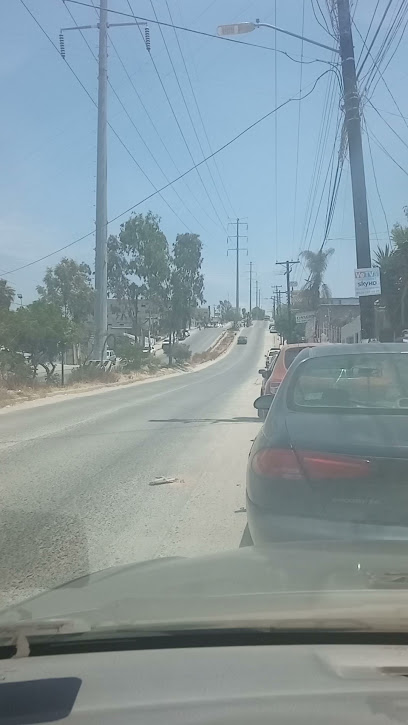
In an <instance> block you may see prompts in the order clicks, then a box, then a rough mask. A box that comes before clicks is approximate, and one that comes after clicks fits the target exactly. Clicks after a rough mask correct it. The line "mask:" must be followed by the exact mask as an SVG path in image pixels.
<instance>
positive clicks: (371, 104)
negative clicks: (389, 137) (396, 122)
mask: <svg viewBox="0 0 408 725" xmlns="http://www.w3.org/2000/svg"><path fill="white" fill-rule="evenodd" d="M367 103H369V105H370V106H371V108H373V109H374V111H375V112H376V114H377V115H378V116H379V117H380V118H381V120H382V121H384V123H385V125H386V126H388V128H389V129H390V130H391V131H392V132H393V134H394V135H395V136H396V137H397V138H398V139H399V140H400V141H401V143H403V144H404V146H405V148H406V149H408V143H407V142H406V141H404V139H403V138H402V136H400V135H399V133H398V132H397V131H396V130H395V128H393V127H392V126H391V124H390V123H388V121H387V119H386V118H384V116H383V115H382V113H380V111H379V110H378V108H376V107H375V106H374V104H373V103H372V102H371V101H370V99H367Z"/></svg>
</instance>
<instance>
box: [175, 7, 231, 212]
mask: <svg viewBox="0 0 408 725" xmlns="http://www.w3.org/2000/svg"><path fill="white" fill-rule="evenodd" d="M166 8H167V12H168V14H169V17H170V20H171V22H173V17H172V14H171V10H170V7H169V4H168V2H167V0H166ZM174 35H175V38H176V42H177V47H178V49H179V52H180V56H181V59H182V61H183V66H184V70H185V72H186V75H187V80H188V83H189V86H190V90H191V93H192V96H193V99H194V103H195V107H196V109H197V113H198V117H199V119H200V121H201V125H202V127H203V131H204V136H205V137H206V140H207V143H208V148H209V149H210V151H212V148H211V144H210V141H209V138H208V134H207V131H206V128H205V124H204V121H203V117H202V114H201V111H200V107H199V105H198V101H197V96H196V94H195V91H194V88H193V84H192V82H191V77H190V73H189V70H188V67H187V63H186V60H185V57H184V53H183V49H182V47H181V44H180V40H179V37H178V34H177V30H176V28H174ZM186 108H187V110H188V115H189V118H190V120H191V124H192V126H193V129H194V133H195V136H196V138H197V141H198V145H199V147H200V151H201V153H202V155H203V156H204V155H205V154H204V149H203V147H202V145H201V141H200V138H199V136H198V133H197V130H196V127H195V124H194V122H193V120H192V118H191V115H190V111H189V109H188V105H187V104H186ZM206 166H207V169H208V173H209V175H210V178H211V181H212V183H213V186H214V189H215V192H216V194H217V196H218V199H219V201H220V204H221V206H222V208H223V209H224V213H225V216H226V218H228V216H229V214H228V211H227V209H226V207H225V204H224V202H223V199H222V197H221V194H220V192H219V190H218V187H217V185H216V183H215V180H214V177H213V174H212V171H211V168H210V165H209V164H206Z"/></svg>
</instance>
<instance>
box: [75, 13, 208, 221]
mask: <svg viewBox="0 0 408 725" xmlns="http://www.w3.org/2000/svg"><path fill="white" fill-rule="evenodd" d="M62 2H63V3H64V5H66V3H65V0H62ZM91 2H92V5H93V2H94V0H91ZM93 7H94V10H95V12H96V13H97V14H98V11H97V8H96V7H95V6H94V5H93ZM67 10H68V12H69V14H70V15H71V17H72V19H73V20H74V22H76V21H75V18H74V16H73V15H72V13H71V11H70V10H69V9H68V8H67ZM136 27H137V29H138V30H139V32H140V34H141V37H142V41H143V44H145V38H144V37H143V33H142V31H141V28H140V25H136ZM81 35H82V36H83V38H84V40H85V42H86V44H87V45H88V47H89V44H88V42H87V40H86V38H85V36H84V35H83V34H82V32H81ZM109 41H110V43H111V45H112V48H113V50H114V52H115V54H116V56H117V58H118V60H119V62H120V64H121V66H122V68H123V70H124V72H125V74H126V77H127V78H128V80H129V82H130V84H131V86H132V88H133V90H134V92H135V94H136V96H137V98H138V100H139V102H140V104H141V106H142V108H143V110H144V111H145V113H146V115H147V117H148V119H149V121H150V123H151V124H152V126H153V128H154V130H155V132H156V134H157V136H158V138H159V140H160V141H161V143H162V145H163V148H164V149H165V151H166V152H167V155H168V156H169V158H170V160H171V162H172V163H173V164H174V167H175V169H176V171H177V173H180V170H179V169H178V168H177V165H176V162H175V161H174V159H173V157H172V155H171V154H170V152H169V150H168V148H167V146H166V144H165V143H164V141H163V139H162V137H161V135H160V133H159V131H158V129H157V126H156V125H155V123H154V121H153V119H152V117H151V115H150V113H149V111H148V109H147V108H146V106H145V104H144V102H143V99H142V97H141V95H140V93H139V92H138V90H137V88H136V86H135V84H134V82H133V80H132V77H131V75H130V74H129V71H128V69H127V68H126V65H125V63H124V61H123V59H122V57H121V56H120V54H119V51H118V49H117V47H116V45H115V44H114V42H113V40H112V38H111V37H110V36H109ZM90 50H91V53H92V55H93V56H94V58H95V60H97V59H96V56H95V55H94V53H93V51H92V49H91V48H90ZM110 86H111V88H112V90H113V92H114V93H115V95H116V97H117V99H118V101H119V103H120V104H121V105H122V103H121V100H120V99H119V97H118V95H117V93H116V91H115V90H114V89H113V87H112V85H111V84H110ZM124 110H125V113H126V115H127V116H128V117H129V114H128V113H127V111H126V109H124ZM129 120H130V122H131V123H132V125H133V126H134V127H135V124H134V123H133V120H132V119H131V118H130V117H129ZM135 130H136V132H137V134H138V135H139V137H140V139H141V141H142V143H143V145H144V146H145V148H146V149H147V151H148V153H149V154H150V156H151V157H152V158H153V160H154V162H155V163H156V165H157V166H158V168H159V169H160V171H161V173H162V174H163V176H164V178H165V179H166V181H169V178H168V176H167V174H166V173H165V172H164V170H163V168H162V167H161V165H160V164H159V162H158V161H157V159H156V157H155V156H154V154H153V152H152V151H151V149H150V146H148V144H146V142H145V140H144V139H143V138H142V136H141V134H140V131H139V130H138V129H137V128H136V127H135ZM184 184H185V186H186V188H187V189H188V190H189V191H190V192H191V189H190V187H189V186H188V184H187V183H186V182H185V181H184ZM173 191H174V193H175V194H176V195H177V197H178V198H179V199H180V201H181V202H182V204H183V205H184V206H185V208H186V209H187V211H188V212H189V214H191V216H192V217H193V219H194V220H195V221H196V222H197V224H199V226H200V227H201V228H202V229H203V230H204V231H205V232H206V233H208V230H207V229H206V228H205V226H204V225H203V224H202V222H200V221H199V219H197V217H196V216H195V214H194V212H192V211H191V209H190V208H189V207H188V206H187V204H186V202H185V201H184V199H183V198H182V196H181V195H180V194H179V192H178V191H177V189H175V188H174V189H173ZM191 193H192V192H191ZM192 196H193V198H194V199H195V200H196V201H197V203H199V202H198V200H197V199H196V197H195V196H194V194H193V193H192ZM162 198H163V197H162ZM164 201H165V203H167V202H166V200H165V199H164ZM183 224H184V226H186V227H187V229H189V228H188V226H187V225H186V224H185V222H183ZM189 231H190V232H191V229H189Z"/></svg>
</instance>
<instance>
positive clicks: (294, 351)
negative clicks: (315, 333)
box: [285, 345, 307, 370]
mask: <svg viewBox="0 0 408 725" xmlns="http://www.w3.org/2000/svg"><path fill="white" fill-rule="evenodd" d="M306 347H307V345H305V347H289V348H288V349H287V350H286V352H285V368H286V370H287V369H288V367H289V365H292V363H293V361H294V359H295V357H297V356H298V355H299V353H300V352H302V350H305V348H306Z"/></svg>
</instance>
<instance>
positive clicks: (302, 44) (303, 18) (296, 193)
mask: <svg viewBox="0 0 408 725" xmlns="http://www.w3.org/2000/svg"><path fill="white" fill-rule="evenodd" d="M305 5H306V3H305V0H303V2H302V29H301V33H300V34H301V35H302V36H303V35H304V30H305ZM316 19H317V18H316ZM303 46H304V41H303V38H302V42H301V50H300V53H301V55H300V57H301V58H302V56H303ZM302 83H303V65H301V66H300V78H299V95H301V93H302ZM301 113H302V104H301V103H299V106H298V123H297V139H296V171H295V199H294V204H293V225H292V247H293V246H294V244H295V232H296V212H297V196H298V178H299V150H300V120H301Z"/></svg>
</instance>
